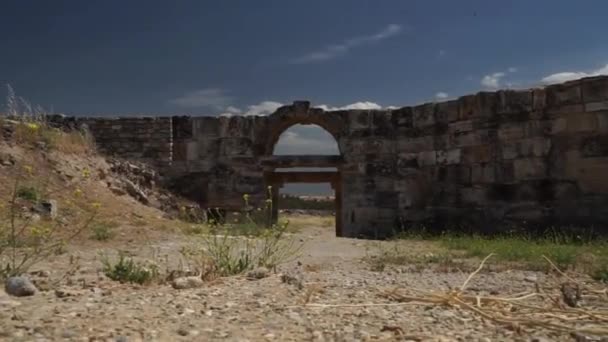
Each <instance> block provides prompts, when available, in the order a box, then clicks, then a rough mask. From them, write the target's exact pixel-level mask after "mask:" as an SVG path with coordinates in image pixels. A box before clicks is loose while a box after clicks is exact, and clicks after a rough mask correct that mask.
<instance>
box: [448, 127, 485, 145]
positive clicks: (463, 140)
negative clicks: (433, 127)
mask: <svg viewBox="0 0 608 342" xmlns="http://www.w3.org/2000/svg"><path fill="white" fill-rule="evenodd" d="M490 134H491V132H490V131H489V130H484V129H482V130H476V131H472V132H467V133H462V134H457V135H454V136H452V137H451V139H450V146H451V147H456V148H457V147H465V146H473V145H481V144H486V143H488V142H490V139H491V138H490Z"/></svg>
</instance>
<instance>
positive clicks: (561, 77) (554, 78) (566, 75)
mask: <svg viewBox="0 0 608 342" xmlns="http://www.w3.org/2000/svg"><path fill="white" fill-rule="evenodd" d="M599 75H608V64H606V65H604V66H603V67H601V68H599V69H595V70H591V71H562V72H558V73H555V74H551V75H547V76H545V77H543V78H542V79H541V82H542V83H543V84H555V83H562V82H567V81H572V80H576V79H579V78H583V77H591V76H599Z"/></svg>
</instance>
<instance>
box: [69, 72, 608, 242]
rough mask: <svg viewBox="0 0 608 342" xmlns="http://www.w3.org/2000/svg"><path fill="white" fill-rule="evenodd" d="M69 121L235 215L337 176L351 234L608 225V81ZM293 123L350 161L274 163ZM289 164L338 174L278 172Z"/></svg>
mask: <svg viewBox="0 0 608 342" xmlns="http://www.w3.org/2000/svg"><path fill="white" fill-rule="evenodd" d="M64 120H65V119H64ZM69 120H71V121H82V122H84V123H86V124H87V125H88V126H89V128H90V130H91V132H92V133H93V135H94V137H95V139H96V141H97V143H98V145H99V148H100V150H101V151H105V152H107V153H111V154H117V155H120V156H122V157H127V158H135V159H143V160H144V161H148V162H150V163H152V164H154V165H156V166H157V167H158V168H159V170H161V172H162V173H163V175H164V178H165V179H166V180H167V182H169V183H171V184H173V185H174V186H175V187H176V188H177V189H178V190H179V191H181V192H182V193H183V194H185V195H187V196H190V197H191V198H193V199H195V200H197V201H199V202H200V203H202V204H203V205H206V206H208V207H219V208H226V209H237V208H239V207H240V206H241V205H242V195H243V194H244V193H248V194H250V195H251V198H252V200H259V201H262V200H264V199H265V193H266V187H267V186H268V185H273V184H277V183H280V182H283V181H286V180H288V179H286V178H285V177H295V178H294V179H296V180H302V181H306V180H310V179H311V178H312V177H321V178H323V177H327V178H323V179H324V180H325V179H330V181H331V182H332V183H333V184H334V187H335V188H336V191H337V192H340V193H341V196H340V209H341V210H340V213H339V215H338V217H339V221H340V225H339V229H337V234H338V235H342V236H348V237H379V236H385V235H388V234H390V233H392V232H394V231H395V230H399V229H403V228H404V227H410V226H412V225H424V226H426V227H428V228H437V229H446V228H449V227H451V226H456V225H467V226H469V227H470V228H472V229H477V230H480V231H481V230H488V229H500V228H504V227H509V228H511V227H514V226H519V227H526V226H535V227H543V226H560V225H573V226H589V225H594V226H596V227H605V226H607V225H608V182H606V181H605V175H606V173H608V148H606V146H608V77H592V78H585V79H581V80H576V81H571V82H567V83H564V84H559V85H552V86H548V87H546V88H542V89H530V90H520V91H511V90H508V91H498V92H480V93H478V94H476V95H469V96H463V97H460V98H459V99H457V100H452V101H447V102H442V103H428V104H423V105H420V106H415V107H402V108H399V109H391V110H348V111H330V112H325V111H323V110H321V109H318V108H311V107H310V105H309V103H308V102H295V103H293V104H292V105H290V106H284V107H281V108H279V109H278V110H277V111H276V112H275V113H273V114H271V115H269V116H264V117H249V116H247V117H243V116H235V117H220V118H216V117H187V116H185V117H158V118H119V119H109V118H79V119H69ZM294 124H315V125H318V126H320V127H322V128H324V129H325V130H327V131H328V132H329V133H330V134H331V135H332V136H333V137H334V138H335V139H336V141H337V142H338V145H339V148H340V152H341V155H340V156H336V157H332V158H328V157H320V156H303V157H276V156H272V150H273V146H274V144H275V143H276V142H277V140H278V139H279V136H280V135H281V133H282V132H283V131H284V130H285V129H287V128H288V127H290V126H292V125H294ZM285 166H315V167H323V166H335V167H337V169H338V170H339V172H338V173H337V174H333V175H329V174H326V175H314V176H313V175H310V174H301V175H298V174H292V175H281V174H277V173H276V172H274V169H275V168H278V167H285ZM291 180H293V179H291Z"/></svg>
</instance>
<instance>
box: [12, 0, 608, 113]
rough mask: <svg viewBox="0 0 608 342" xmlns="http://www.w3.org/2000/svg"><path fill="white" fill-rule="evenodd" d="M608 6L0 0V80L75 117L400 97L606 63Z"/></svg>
mask: <svg viewBox="0 0 608 342" xmlns="http://www.w3.org/2000/svg"><path fill="white" fill-rule="evenodd" d="M607 14H608V2H606V1H603V0H595V1H594V0H589V1H579V2H573V1H563V0H546V1H527V0H511V1H501V2H497V1H487V0H462V1H452V0H445V1H439V0H424V1H422V0H420V1H402V0H385V1H373V0H368V1H362V0H332V1H327V0H308V1H298V2H296V1H284V0H270V1H267V0H258V1H249V0H242V1H236V0H235V1H229V0H227V1H202V0H191V1H189V0H182V1H159V0H147V1H138V0H131V1H114V0H106V1H95V2H94V1H81V0H73V1H62V0H55V1H46V0H38V1H33V0H3V1H2V2H1V4H0V41H1V42H2V44H1V48H0V81H1V82H2V83H10V84H11V85H12V86H13V87H14V88H15V90H16V92H17V93H18V94H19V95H21V96H23V97H25V98H27V99H29V100H30V101H31V102H34V103H36V104H40V105H42V106H44V107H47V108H48V107H50V106H51V105H52V106H53V108H54V109H55V110H56V111H59V112H64V113H69V114H81V115H85V114H105V115H110V114H122V115H128V114H139V113H158V114H174V113H180V114H181V113H191V114H206V115H217V114H219V113H225V112H234V113H247V112H249V113H265V112H267V111H269V110H272V109H273V108H274V107H275V106H276V103H290V102H291V101H293V100H294V99H308V100H311V101H312V102H313V103H314V104H316V105H327V106H328V107H344V106H347V105H349V104H353V103H358V102H363V104H359V105H363V107H370V106H371V107H374V105H375V104H377V105H379V106H383V107H386V106H401V105H409V104H416V103H420V102H424V101H431V100H433V99H434V98H435V97H436V96H437V95H438V97H439V98H442V97H446V96H447V97H453V96H459V95H464V94H467V93H471V92H476V91H478V90H481V89H493V88H504V87H529V86H535V85H538V84H540V83H541V81H542V79H543V78H546V77H548V76H550V75H552V74H556V73H563V72H570V73H577V72H578V73H581V74H575V75H584V74H591V73H594V72H598V71H602V68H603V69H608V68H606V65H607V64H608V43H606V42H607V40H606V39H607V38H606V33H607V32H608V21H607V20H606V19H605V18H606V15H607ZM510 71H511V72H510ZM603 71H606V70H603ZM558 79H561V78H560V77H558ZM365 102H369V103H365ZM250 106H253V107H250Z"/></svg>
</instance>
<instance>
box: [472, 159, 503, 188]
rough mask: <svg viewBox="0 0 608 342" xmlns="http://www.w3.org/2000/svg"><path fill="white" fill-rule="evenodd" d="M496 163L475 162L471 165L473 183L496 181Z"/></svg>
mask: <svg viewBox="0 0 608 342" xmlns="http://www.w3.org/2000/svg"><path fill="white" fill-rule="evenodd" d="M496 167H497V166H496V164H493V163H483V164H474V165H473V166H472V167H471V183H473V184H482V183H493V182H495V181H496Z"/></svg>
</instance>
